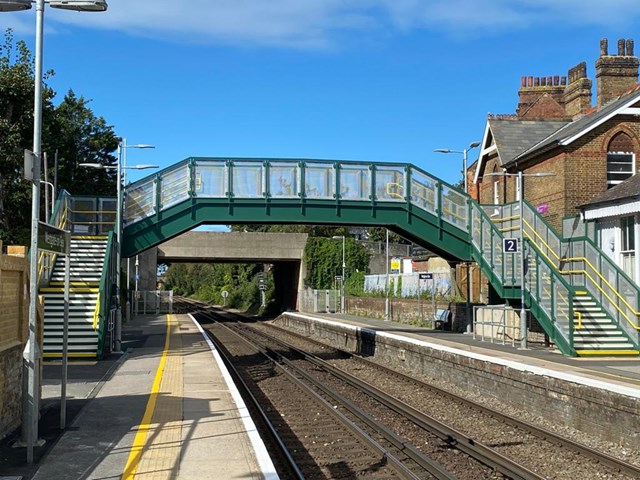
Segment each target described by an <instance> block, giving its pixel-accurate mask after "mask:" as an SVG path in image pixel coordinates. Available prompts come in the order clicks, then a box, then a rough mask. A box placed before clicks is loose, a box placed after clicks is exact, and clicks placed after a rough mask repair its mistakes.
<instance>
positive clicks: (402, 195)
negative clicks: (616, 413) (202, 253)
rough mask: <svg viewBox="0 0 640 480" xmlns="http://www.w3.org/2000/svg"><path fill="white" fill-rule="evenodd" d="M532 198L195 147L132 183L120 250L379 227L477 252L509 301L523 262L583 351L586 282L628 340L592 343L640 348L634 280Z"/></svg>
mask: <svg viewBox="0 0 640 480" xmlns="http://www.w3.org/2000/svg"><path fill="white" fill-rule="evenodd" d="M525 207H526V208H524V210H525V211H524V212H519V211H518V205H517V204H515V205H514V204H510V205H490V206H489V205H487V206H482V205H479V204H478V203H477V202H475V201H474V200H472V199H471V198H469V197H468V196H467V195H466V194H464V193H462V192H460V191H458V190H457V189H456V188H454V187H453V186H451V185H449V184H447V183H446V182H443V181H442V180H440V179H438V178H436V177H434V176H432V175H430V174H428V173H427V172H425V171H423V170H421V169H420V168H417V167H416V166H413V165H410V164H398V163H378V162H375V163H369V162H354V161H333V160H309V159H305V160H299V159H239V158H189V159H186V160H184V161H182V162H180V163H177V164H175V165H173V166H171V167H169V168H166V169H164V170H162V171H160V172H158V173H156V174H154V175H151V176H149V177H146V178H143V179H141V180H139V181H137V182H135V183H133V184H130V185H128V186H127V187H126V191H125V206H124V212H125V213H124V231H123V244H122V255H123V256H124V257H131V256H133V255H136V254H137V253H140V252H142V251H144V250H146V249H148V248H150V247H153V246H155V245H158V244H160V243H162V242H164V241H166V240H168V239H170V238H173V237H175V236H177V235H180V234H181V233H183V232H186V231H189V230H191V229H193V228H195V227H197V226H199V225H203V224H220V225H230V224H245V223H246V224H252V223H259V224H266V223H269V224H295V223H303V224H314V225H320V224H325V225H359V226H383V227H387V228H389V229H390V230H392V231H394V232H397V233H399V234H401V235H402V236H403V237H405V238H407V239H410V240H411V241H413V242H415V243H416V244H419V245H422V246H424V247H426V248H428V249H430V250H431V251H433V252H435V253H437V254H438V255H440V256H442V257H444V258H446V259H448V260H459V261H475V262H477V263H478V264H479V265H480V266H481V268H482V271H483V273H484V274H485V275H486V277H487V278H488V279H489V282H490V283H491V285H492V287H493V288H494V289H495V292H497V294H498V295H499V296H500V297H502V298H503V299H505V300H507V299H518V298H520V288H521V287H522V285H521V281H520V278H521V270H520V269H521V268H524V279H525V284H524V289H525V295H524V297H525V301H526V304H527V307H528V308H530V310H531V311H532V313H533V314H534V315H535V317H536V318H537V319H538V321H539V322H540V324H541V325H542V326H543V328H544V329H545V331H546V332H547V334H548V335H549V336H550V338H551V339H552V340H553V341H554V342H555V343H556V345H557V346H558V348H559V349H560V350H561V351H562V352H563V353H565V354H568V355H576V354H580V353H582V352H586V349H585V350H580V349H579V348H576V344H575V339H576V337H577V336H578V335H579V334H580V332H579V331H578V330H580V328H582V319H581V318H580V315H578V313H580V312H579V311H578V308H577V304H574V301H575V299H576V298H577V297H580V295H581V294H582V293H583V291H584V292H586V294H588V295H589V296H590V297H593V301H594V302H595V303H596V304H597V306H598V307H599V308H601V309H602V310H603V311H604V312H606V314H607V318H608V319H609V320H610V322H611V323H612V324H613V325H615V328H616V329H617V330H618V331H619V332H621V335H622V336H623V337H624V340H625V341H627V346H626V347H612V348H609V347H606V346H603V345H600V346H598V347H596V348H595V350H597V351H600V352H604V351H605V350H606V351H607V352H610V351H612V350H615V349H616V348H617V349H618V350H620V351H624V352H626V353H634V352H635V353H637V350H638V348H639V347H638V330H639V327H638V315H639V314H640V312H639V304H640V290H639V289H638V286H637V285H636V284H635V283H634V282H633V281H632V280H630V279H629V278H628V277H627V276H626V275H625V274H624V273H623V272H621V271H620V270H619V269H617V268H616V267H615V265H614V264H612V262H610V261H608V257H606V255H604V254H603V253H602V252H600V251H599V250H598V248H597V247H596V246H595V245H594V244H593V243H592V242H591V241H590V240H589V239H587V238H584V239H579V240H565V239H562V238H560V237H559V236H558V235H557V234H556V233H555V232H554V231H553V230H552V229H551V228H550V227H549V226H548V225H547V224H546V223H545V222H544V220H543V219H542V217H541V216H540V215H539V214H538V213H537V212H536V211H535V209H533V208H532V207H531V206H530V205H529V204H527V203H526V202H525ZM521 214H523V215H524V218H523V222H519V218H520V215H521ZM521 224H522V225H524V231H521V230H520V227H519V226H520V225H521ZM507 237H508V238H522V239H523V240H522V241H521V242H520V243H521V246H520V248H521V249H522V252H523V254H522V255H519V254H514V253H505V252H504V251H503V240H504V239H505V238H507ZM603 271H606V272H608V274H607V275H606V276H605V275H603V274H602V273H601V272H603Z"/></svg>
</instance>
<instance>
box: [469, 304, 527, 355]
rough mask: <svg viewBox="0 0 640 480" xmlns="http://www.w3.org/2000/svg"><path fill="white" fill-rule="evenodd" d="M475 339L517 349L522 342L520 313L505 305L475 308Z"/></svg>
mask: <svg viewBox="0 0 640 480" xmlns="http://www.w3.org/2000/svg"><path fill="white" fill-rule="evenodd" d="M473 338H474V340H477V339H480V340H482V341H483V342H485V341H489V342H491V343H502V345H506V344H507V343H510V344H511V346H512V347H515V346H516V341H518V342H519V341H520V317H519V315H518V312H516V311H515V310H514V309H513V308H511V307H507V306H504V305H486V306H475V307H473Z"/></svg>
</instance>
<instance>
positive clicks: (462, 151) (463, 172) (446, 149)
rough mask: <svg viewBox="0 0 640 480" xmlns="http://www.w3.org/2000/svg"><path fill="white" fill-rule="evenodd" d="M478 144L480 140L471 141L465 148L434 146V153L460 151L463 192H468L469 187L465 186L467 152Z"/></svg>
mask: <svg viewBox="0 0 640 480" xmlns="http://www.w3.org/2000/svg"><path fill="white" fill-rule="evenodd" d="M478 146H480V142H471V143H470V144H469V146H468V147H467V148H465V149H464V150H451V149H450V148H436V149H435V150H434V152H436V153H461V154H462V174H463V175H464V178H463V179H462V183H463V184H464V193H468V192H469V188H468V187H467V153H468V152H469V150H471V149H473V148H476V147H478Z"/></svg>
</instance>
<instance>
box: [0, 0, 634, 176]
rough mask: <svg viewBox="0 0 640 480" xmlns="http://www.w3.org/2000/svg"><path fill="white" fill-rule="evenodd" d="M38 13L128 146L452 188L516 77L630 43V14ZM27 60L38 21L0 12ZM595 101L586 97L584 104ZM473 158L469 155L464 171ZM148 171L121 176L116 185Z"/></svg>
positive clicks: (440, 10) (250, 7)
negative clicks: (389, 173) (372, 165)
mask: <svg viewBox="0 0 640 480" xmlns="http://www.w3.org/2000/svg"><path fill="white" fill-rule="evenodd" d="M108 1H109V10H108V11H107V12H105V13H99V14H98V13H77V12H65V11H59V10H54V9H52V8H47V9H46V13H45V43H44V52H45V53H44V62H45V69H53V70H55V71H56V75H55V76H54V77H53V78H52V79H51V80H50V82H49V84H50V85H51V86H52V87H53V88H54V89H55V90H56V91H57V92H58V95H59V98H62V96H63V95H64V93H65V92H66V91H67V90H68V89H73V90H74V91H75V92H76V94H78V95H82V96H84V97H85V98H88V99H91V100H92V102H91V104H90V106H91V108H92V109H93V111H94V112H95V113H96V114H97V115H99V116H102V117H104V118H105V119H106V120H107V122H108V123H109V124H112V125H114V127H115V131H116V133H117V134H118V135H120V136H122V137H125V138H126V139H127V142H128V143H129V144H135V143H147V144H153V145H155V146H156V149H155V150H129V153H128V162H129V163H130V164H134V163H157V164H159V165H161V166H162V167H165V166H169V165H171V164H173V163H175V162H178V161H180V160H182V159H184V158H186V157H190V156H216V157H218V156H231V157H298V158H330V159H349V160H366V161H369V160H371V161H393V162H410V163H414V164H416V165H418V166H420V167H422V168H424V169H426V170H427V171H429V172H430V173H432V174H434V175H436V176H438V177H440V178H442V179H444V180H445V181H448V182H451V183H455V182H457V181H458V180H459V179H460V178H461V174H460V171H461V167H462V155H458V154H449V155H443V154H438V153H433V150H434V149H436V148H451V149H456V150H462V149H463V148H465V147H466V146H468V145H469V143H470V142H473V141H478V140H480V139H481V137H482V134H483V131H484V126H485V120H486V116H487V113H489V112H491V113H513V112H515V108H516V105H517V99H518V97H517V91H518V88H519V86H520V77H521V76H522V75H532V76H549V75H566V74H567V70H568V69H569V68H571V67H573V66H574V65H576V64H577V63H579V62H581V61H586V62H587V73H588V75H589V76H590V77H591V78H592V79H593V80H594V87H595V78H594V62H595V60H596V58H597V56H598V54H599V41H600V38H603V37H607V38H609V45H610V47H609V48H610V51H615V48H616V47H615V45H616V41H617V39H618V38H633V39H634V40H636V54H638V53H640V35H637V36H636V38H634V35H636V34H637V33H638V32H640V28H639V27H640V8H638V6H637V0H607V1H606V2H605V1H602V0H564V1H557V0H351V1H346V0H268V1H265V0H243V1H240V0H190V1H188V2H187V1H176V0H173V1H168V0H108ZM7 27H12V28H13V29H14V33H15V36H16V38H18V39H24V40H26V41H27V42H28V43H29V45H30V46H33V38H34V30H35V11H34V10H31V11H26V12H20V13H12V14H7V13H2V14H0V28H1V29H2V30H3V31H4V29H5V28H7ZM594 98H595V97H594ZM476 158H477V149H476V150H474V151H472V152H471V153H470V155H469V163H471V162H472V161H474V160H475V159H476ZM147 172H148V171H143V172H135V171H131V172H130V175H129V178H128V179H129V180H134V179H136V178H139V177H141V176H144V175H145V174H146V173H147Z"/></svg>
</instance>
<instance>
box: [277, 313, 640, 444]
mask: <svg viewBox="0 0 640 480" xmlns="http://www.w3.org/2000/svg"><path fill="white" fill-rule="evenodd" d="M277 323H278V325H280V326H282V327H283V328H287V329H289V330H292V331H295V332H298V333H301V334H303V335H306V336H308V337H310V338H314V339H317V340H320V341H322V342H324V343H327V344H328V345H331V346H334V347H337V348H342V349H345V350H348V351H352V352H357V353H359V354H361V355H365V356H372V357H375V359H376V360H378V361H380V362H384V363H385V364H386V365H388V366H390V367H403V368H405V369H408V370H409V371H410V372H416V373H420V374H424V375H428V376H430V377H433V378H435V379H437V380H440V381H443V382H446V383H450V384H453V385H455V386H456V387H458V388H461V389H464V390H466V391H469V392H471V393H472V394H475V395H479V396H482V397H487V398H492V399H494V400H496V401H498V402H500V403H502V404H506V405H508V406H511V407H513V408H517V409H519V410H525V411H528V412H531V413H532V414H535V415H539V416H542V417H544V418H546V419H548V420H550V421H556V422H557V423H558V424H561V425H566V426H569V427H573V428H575V429H576V430H579V431H582V432H584V433H586V434H589V435H591V436H594V437H596V438H599V439H601V440H604V441H609V442H613V443H617V444H619V445H622V446H626V447H629V448H634V449H637V448H639V447H640V399H638V398H637V397H631V396H627V395H623V394H620V393H615V392H612V391H608V390H604V389H599V388H595V387H590V386H585V385H581V384H577V383H573V382H570V381H567V380H563V379H558V378H554V377H552V376H546V375H538V374H535V373H531V372H527V371H522V370H518V369H517V368H514V367H510V366H506V365H500V364H497V363H492V362H490V361H487V360H481V359H477V358H473V357H472V356H468V355H463V352H460V353H456V352H452V351H450V350H451V349H446V348H443V349H438V348H437V347H435V346H434V347H431V346H429V345H420V344H418V342H412V341H411V339H399V338H398V337H395V338H394V337H389V336H386V335H381V334H378V333H377V332H376V331H374V330H369V329H362V328H356V327H353V326H350V325H338V324H333V323H327V322H322V321H316V320H312V319H304V318H296V317H293V316H291V315H289V314H283V315H282V316H281V317H280V318H279V319H278V320H277Z"/></svg>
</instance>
